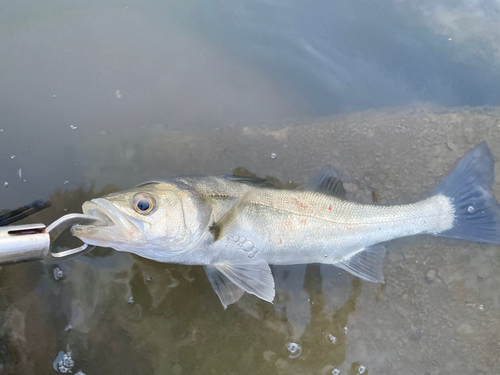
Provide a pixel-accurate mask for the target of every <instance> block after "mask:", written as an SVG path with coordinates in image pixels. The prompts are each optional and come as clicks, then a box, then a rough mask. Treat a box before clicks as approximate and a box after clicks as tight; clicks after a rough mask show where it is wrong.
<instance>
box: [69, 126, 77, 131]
mask: <svg viewBox="0 0 500 375" xmlns="http://www.w3.org/2000/svg"><path fill="white" fill-rule="evenodd" d="M69 128H70V129H71V130H75V129H77V128H78V127H77V126H75V125H70V126H69Z"/></svg>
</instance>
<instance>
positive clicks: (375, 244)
mask: <svg viewBox="0 0 500 375" xmlns="http://www.w3.org/2000/svg"><path fill="white" fill-rule="evenodd" d="M492 182H493V158H492V156H491V153H490V151H489V149H488V146H487V145H486V143H482V144H480V145H478V146H477V147H476V148H474V149H473V150H471V151H470V152H469V153H468V154H467V155H466V156H465V157H464V158H463V159H462V160H461V161H460V162H459V163H458V164H457V167H456V168H455V170H454V171H453V172H452V173H451V174H450V175H449V176H448V177H447V178H446V179H445V180H444V181H443V183H442V184H441V185H440V186H438V188H437V189H436V190H435V191H434V193H433V194H432V196H430V197H429V198H427V199H425V200H422V201H420V202H417V203H412V204H407V205H395V206H382V205H366V204H359V203H354V202H349V201H347V200H345V199H343V198H341V196H342V194H341V193H342V191H341V189H339V182H338V181H337V180H336V178H335V171H334V170H333V169H331V167H325V168H324V169H323V170H322V171H321V172H320V173H319V174H318V176H317V177H316V178H315V179H314V180H313V183H311V184H309V185H308V187H307V190H305V191H301V190H279V189H273V188H268V187H256V186H252V185H250V184H248V183H245V182H240V181H233V180H230V179H228V178H221V177H184V178H172V179H170V180H166V181H164V182H152V183H147V184H143V185H140V186H138V187H136V188H135V189H131V190H128V191H123V192H119V193H114V194H110V195H108V196H105V197H102V198H98V199H94V200H92V201H90V202H86V203H84V205H83V212H84V213H85V214H89V215H95V216H97V217H99V218H101V219H103V220H106V221H107V222H108V225H107V226H105V227H102V226H82V225H78V226H75V227H74V228H73V234H74V235H76V236H78V237H79V238H80V239H82V240H83V241H84V242H86V243H89V244H92V245H99V246H105V247H113V248H115V249H116V250H120V251H128V252H132V253H135V254H138V255H140V256H142V257H145V258H149V259H153V260H156V261H160V262H168V263H178V264H192V265H203V266H205V269H206V271H207V275H208V277H209V280H210V282H211V284H212V286H213V287H214V289H215V291H216V292H217V294H218V296H219V298H220V300H221V302H222V304H223V305H224V307H227V306H228V305H229V304H231V303H234V302H236V301H237V300H238V299H239V298H240V297H241V296H242V295H243V292H244V291H246V292H248V293H251V294H255V295H257V296H258V297H260V298H262V299H264V300H266V301H269V302H272V300H273V299H274V280H273V278H272V274H271V270H270V268H269V265H287V264H307V263H324V264H332V265H335V266H337V267H340V268H343V269H345V270H347V271H348V272H350V273H352V274H353V275H356V276H358V277H361V278H363V279H365V280H367V281H372V282H383V280H384V279H383V273H382V262H383V258H384V256H385V248H384V247H383V246H382V245H380V243H382V242H385V241H389V240H392V239H394V238H399V237H405V236H410V235H415V234H422V233H427V234H434V235H440V236H444V237H455V238H464V239H469V240H473V241H480V242H493V243H500V228H499V226H500V206H499V205H498V202H497V201H496V199H495V198H494V197H493V195H492V194H491V193H490V188H491V184H492Z"/></svg>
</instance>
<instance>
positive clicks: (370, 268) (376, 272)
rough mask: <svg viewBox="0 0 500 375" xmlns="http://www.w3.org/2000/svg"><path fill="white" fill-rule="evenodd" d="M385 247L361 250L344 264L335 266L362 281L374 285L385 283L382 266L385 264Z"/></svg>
mask: <svg viewBox="0 0 500 375" xmlns="http://www.w3.org/2000/svg"><path fill="white" fill-rule="evenodd" d="M384 257H385V247H384V246H382V245H373V246H369V247H365V248H363V249H361V250H359V251H358V252H357V253H356V254H354V255H353V256H351V257H350V258H349V259H346V260H345V261H343V262H340V263H335V264H334V265H335V266H337V267H339V268H342V269H343V270H346V271H347V272H349V273H351V274H353V275H354V276H357V277H359V278H360V279H363V280H366V281H370V282H372V283H383V282H384V273H383V271H382V265H383V263H384Z"/></svg>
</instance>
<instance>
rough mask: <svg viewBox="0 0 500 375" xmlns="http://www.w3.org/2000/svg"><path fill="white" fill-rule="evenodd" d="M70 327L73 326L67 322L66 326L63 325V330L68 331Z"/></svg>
mask: <svg viewBox="0 0 500 375" xmlns="http://www.w3.org/2000/svg"><path fill="white" fill-rule="evenodd" d="M70 329H73V326H72V325H71V324H68V325H67V326H66V327H64V332H68V331H69V330H70Z"/></svg>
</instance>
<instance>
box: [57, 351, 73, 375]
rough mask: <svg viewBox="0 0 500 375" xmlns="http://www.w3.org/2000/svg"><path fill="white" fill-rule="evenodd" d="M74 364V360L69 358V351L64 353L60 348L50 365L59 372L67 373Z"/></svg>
mask: <svg viewBox="0 0 500 375" xmlns="http://www.w3.org/2000/svg"><path fill="white" fill-rule="evenodd" d="M74 365H75V362H74V361H73V359H72V358H71V352H67V353H64V352H63V351H62V350H61V351H60V352H59V354H58V355H57V357H56V359H55V360H54V363H53V364H52V367H53V368H54V370H56V371H57V372H60V373H61V374H69V373H71V369H72V368H73V366H74Z"/></svg>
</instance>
